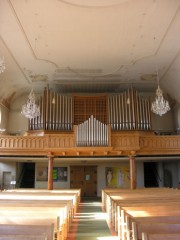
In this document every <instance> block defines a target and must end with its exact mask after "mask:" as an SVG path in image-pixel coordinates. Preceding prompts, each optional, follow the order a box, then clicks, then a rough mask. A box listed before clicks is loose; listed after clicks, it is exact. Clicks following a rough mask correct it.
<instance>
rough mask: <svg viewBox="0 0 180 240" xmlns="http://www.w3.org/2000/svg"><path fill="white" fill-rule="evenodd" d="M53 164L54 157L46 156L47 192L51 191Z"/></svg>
mask: <svg viewBox="0 0 180 240" xmlns="http://www.w3.org/2000/svg"><path fill="white" fill-rule="evenodd" d="M53 162H54V156H53V155H52V154H51V153H49V154H48V190H53Z"/></svg>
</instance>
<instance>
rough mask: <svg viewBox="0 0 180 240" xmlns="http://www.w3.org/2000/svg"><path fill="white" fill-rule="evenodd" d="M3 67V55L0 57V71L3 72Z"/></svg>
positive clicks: (4, 67)
mask: <svg viewBox="0 0 180 240" xmlns="http://www.w3.org/2000/svg"><path fill="white" fill-rule="evenodd" d="M5 69H6V66H5V62H4V57H0V73H3V72H4V70H5Z"/></svg>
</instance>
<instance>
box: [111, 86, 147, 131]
mask: <svg viewBox="0 0 180 240" xmlns="http://www.w3.org/2000/svg"><path fill="white" fill-rule="evenodd" d="M108 103H109V104H108V107H109V111H108V112H109V116H108V119H109V124H110V125H111V128H112V130H114V131H115V130H151V112H150V99H145V98H143V97H141V96H140V95H138V93H137V91H136V90H135V89H133V88H130V89H128V91H127V92H124V93H120V94H118V95H113V96H109V98H108Z"/></svg>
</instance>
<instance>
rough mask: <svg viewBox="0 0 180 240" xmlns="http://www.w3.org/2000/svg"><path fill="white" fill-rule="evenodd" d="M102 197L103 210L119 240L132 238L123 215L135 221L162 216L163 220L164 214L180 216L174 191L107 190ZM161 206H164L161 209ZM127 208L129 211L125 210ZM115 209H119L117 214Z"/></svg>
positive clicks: (176, 192)
mask: <svg viewBox="0 0 180 240" xmlns="http://www.w3.org/2000/svg"><path fill="white" fill-rule="evenodd" d="M102 196H103V197H102V198H103V201H104V208H105V209H106V210H107V212H108V214H109V219H110V223H111V224H112V225H113V226H114V227H115V230H116V231H117V230H118V236H119V238H120V239H130V237H132V227H130V226H129V225H130V224H129V222H128V221H127V220H126V218H125V217H124V215H125V214H129V215H132V217H133V218H136V219H138V218H139V217H140V216H141V217H142V216H143V217H145V216H146V218H147V219H148V216H154V217H157V216H162V218H163V217H164V215H165V214H167V216H168V215H171V216H173V217H174V216H180V205H179V202H180V201H179V200H180V192H179V191H177V190H174V189H165V188H163V189H157V188H156V189H137V190H133V191H132V190H126V189H122V190H118V189H108V190H107V191H105V192H103V194H102ZM157 205H159V206H157ZM161 205H165V206H163V207H161ZM171 205H173V207H172V206H171ZM142 206H143V208H142ZM169 206H170V208H169ZM128 207H129V209H127V208H128ZM144 207H149V208H148V209H147V208H144ZM117 209H119V213H118V211H117ZM167 209H168V211H167ZM123 212H125V213H123ZM165 212H166V213H165ZM117 219H118V221H117ZM159 220H160V219H159ZM169 221H170V219H169ZM117 222H118V224H117ZM174 222H175V221H174Z"/></svg>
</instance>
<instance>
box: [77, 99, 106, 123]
mask: <svg viewBox="0 0 180 240" xmlns="http://www.w3.org/2000/svg"><path fill="white" fill-rule="evenodd" d="M91 115H93V116H94V117H95V118H96V119H97V120H99V121H100V122H102V123H107V97H106V96H93V97H92V96H88V97H87V96H83V97H82V96H74V124H75V125H78V124H80V123H83V122H84V121H86V120H87V119H89V118H90V116H91Z"/></svg>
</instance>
